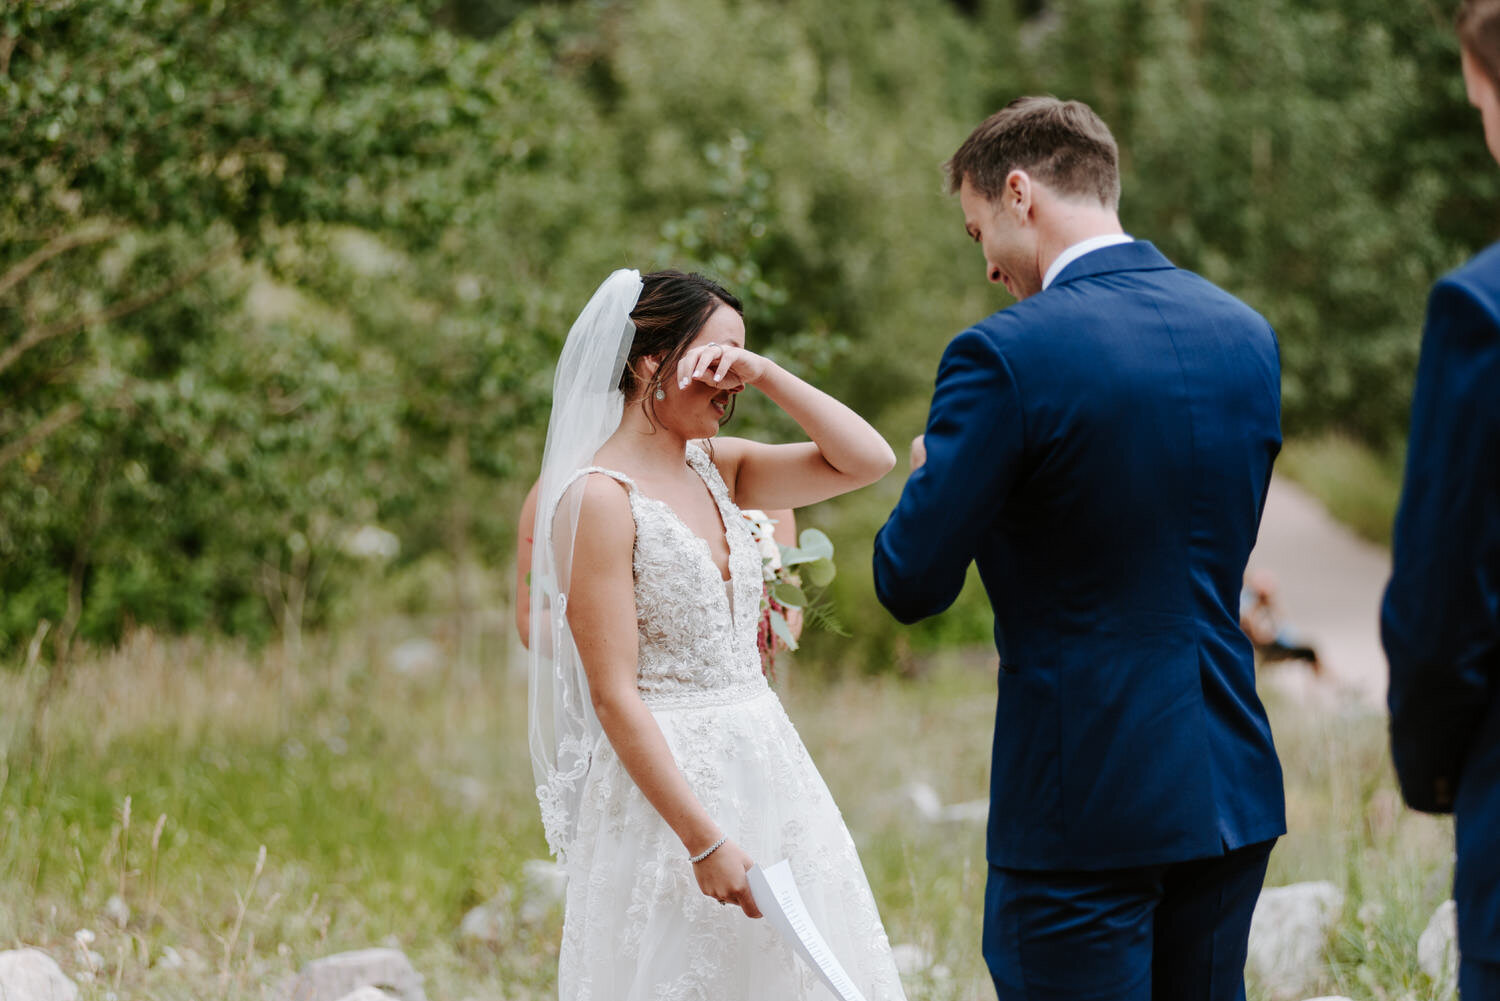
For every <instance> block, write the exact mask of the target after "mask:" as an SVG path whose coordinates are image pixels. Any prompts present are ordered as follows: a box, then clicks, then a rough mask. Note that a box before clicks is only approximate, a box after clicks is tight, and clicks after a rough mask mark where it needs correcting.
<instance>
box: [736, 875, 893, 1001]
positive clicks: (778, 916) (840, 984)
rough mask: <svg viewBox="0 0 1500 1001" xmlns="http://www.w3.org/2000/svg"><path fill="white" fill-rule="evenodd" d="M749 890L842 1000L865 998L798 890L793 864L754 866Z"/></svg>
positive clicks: (769, 917)
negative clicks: (826, 939)
mask: <svg viewBox="0 0 1500 1001" xmlns="http://www.w3.org/2000/svg"><path fill="white" fill-rule="evenodd" d="M746 875H747V876H749V878H750V892H751V894H753V895H754V896H755V906H756V907H758V908H760V913H761V914H762V915H764V916H765V919H766V920H767V921H769V922H771V926H772V927H773V928H775V929H776V930H777V931H778V932H780V933H781V937H782V938H784V939H786V940H787V942H788V943H790V944H791V946H792V948H793V949H795V950H796V952H797V955H799V956H801V957H802V958H803V960H805V961H806V963H807V965H808V966H809V967H811V968H812V971H813V972H814V973H816V974H817V975H818V977H819V978H821V979H822V981H823V983H825V984H827V985H828V989H829V990H831V991H833V993H834V996H835V997H837V998H839V999H840V1001H865V996H864V995H863V994H861V993H860V992H859V988H858V987H855V986H854V981H852V980H850V979H849V974H848V973H846V972H844V967H843V964H842V963H840V962H839V960H838V957H837V956H835V955H834V954H833V950H832V949H829V948H828V943H827V942H826V941H824V940H823V934H822V932H820V931H818V926H817V925H815V924H813V920H812V915H810V914H808V913H807V905H806V904H804V903H803V902H802V894H801V893H800V892H798V890H797V881H796V880H795V879H793V878H792V867H791V865H790V863H788V862H787V861H786V860H785V859H783V860H782V861H780V862H777V863H776V864H775V865H773V866H771V867H770V868H768V869H763V868H761V867H760V866H755V867H754V868H753V869H751V870H750V871H749V872H748V873H747V874H746Z"/></svg>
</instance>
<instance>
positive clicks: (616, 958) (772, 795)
mask: <svg viewBox="0 0 1500 1001" xmlns="http://www.w3.org/2000/svg"><path fill="white" fill-rule="evenodd" d="M688 462H689V465H691V466H692V468H693V469H694V470H695V471H696V472H697V473H698V475H699V476H701V477H702V478H703V480H704V482H705V484H706V485H707V487H708V489H709V492H710V493H712V495H713V498H714V501H715V503H716V504H717V506H718V510H719V516H720V517H721V518H722V519H723V523H724V527H725V533H726V541H727V542H728V545H729V568H730V580H729V581H724V580H723V579H722V577H721V576H720V573H719V568H718V566H717V565H716V564H715V562H714V560H713V557H712V555H711V553H710V551H709V547H708V543H707V542H706V541H705V540H704V539H703V538H701V537H700V536H698V535H697V534H696V533H694V532H693V531H692V530H691V529H689V528H688V527H687V526H686V525H685V524H684V523H683V522H682V520H681V519H680V518H679V517H678V516H677V514H676V513H675V512H674V511H673V510H672V509H671V508H670V507H669V506H668V505H666V504H665V503H663V502H662V501H659V500H656V499H654V498H652V497H649V496H647V495H645V494H643V493H642V492H641V491H640V490H639V489H638V488H637V487H636V485H635V483H634V482H633V481H632V480H631V479H630V477H628V476H626V475H624V474H623V473H619V472H615V471H612V470H607V469H601V468H599V467H592V466H591V467H589V468H587V469H582V470H579V471H578V472H577V473H575V474H574V479H575V480H576V479H577V478H581V477H582V476H584V475H585V474H587V473H590V472H597V473H603V474H605V475H607V476H610V477H612V478H614V479H616V480H618V481H619V482H620V483H621V484H623V485H624V487H625V488H626V489H627V490H628V492H629V495H630V508H631V511H632V513H633V515H634V518H635V530H636V540H635V556H634V562H635V566H634V569H635V602H636V610H637V627H638V630H639V651H640V653H639V669H638V675H637V684H638V687H639V690H640V694H641V698H642V699H643V700H644V701H645V703H646V705H647V706H648V707H649V708H650V710H651V712H652V714H653V715H654V716H655V718H656V721H657V723H658V724H659V725H660V727H661V730H662V733H663V734H664V735H665V737H666V741H667V745H668V746H669V747H670V748H671V751H672V755H673V757H674V758H675V759H676V761H677V765H678V767H679V768H681V770H682V774H683V775H684V776H685V777H686V779H687V782H688V784H689V785H690V786H691V787H692V789H693V792H694V793H695V794H696V795H697V797H698V799H699V800H700V801H701V802H702V804H703V806H704V808H705V809H706V810H707V811H708V813H709V814H710V815H711V816H712V817H714V819H715V820H716V821H717V822H718V824H719V825H720V827H721V828H722V829H723V831H724V832H725V833H726V834H728V835H729V837H730V838H732V839H733V840H734V841H736V842H737V843H738V844H739V845H740V846H741V847H742V848H744V850H745V851H746V852H747V853H748V854H749V855H750V857H751V858H753V859H754V860H755V861H756V862H757V863H760V864H763V865H770V864H772V863H775V862H778V861H780V860H781V859H783V858H785V859H788V860H790V862H791V867H792V872H793V874H794V875H795V877H796V880H797V883H798V885H799V887H800V889H801V891H802V896H803V899H804V900H805V901H806V903H807V907H808V910H809V911H810V912H811V914H812V916H813V918H814V920H815V922H816V923H817V925H818V927H819V929H820V930H821V931H822V933H823V935H824V937H825V938H826V939H827V941H828V943H829V946H830V947H831V949H832V951H833V953H834V954H835V955H836V956H837V957H838V958H839V960H840V962H841V963H842V964H843V965H844V967H845V969H846V970H847V971H848V973H849V975H850V977H851V979H852V980H853V981H854V983H855V984H856V985H857V986H858V987H859V988H860V989H861V990H862V991H863V992H864V994H865V996H866V998H868V999H869V1001H904V998H905V995H904V994H903V993H902V988H901V983H900V980H899V978H898V976H897V972H896V967H895V963H894V961H893V960H892V957H891V949H890V943H889V940H888V939H887V937H886V934H885V929H884V928H883V926H882V925H881V922H880V915H879V914H878V913H877V911H876V909H875V900H874V897H873V896H872V894H871V892H870V886H869V882H868V881H867V879H866V878H865V874H864V870H863V869H862V868H861V866H860V862H859V857H858V854H857V853H856V851H855V847H854V842H853V840H852V839H851V838H850V836H849V831H848V829H847V828H846V827H845V826H844V822H843V818H842V817H841V815H840V814H839V811H838V808H837V807H836V806H835V805H834V802H833V797H832V796H831V795H830V794H829V792H828V787H827V786H826V785H825V784H824V782H823V779H822V777H821V776H820V775H819V774H818V771H817V769H816V767H814V765H813V762H812V759H811V758H810V757H809V756H808V753H807V749H806V748H805V747H804V746H803V744H802V741H801V739H800V738H799V737H798V736H797V732H796V730H795V729H793V727H792V724H791V721H790V720H789V719H788V718H787V715H786V712H785V710H784V709H783V708H782V706H781V701H780V700H779V699H778V698H777V697H776V694H775V692H774V691H772V690H771V688H770V686H769V685H768V684H767V683H766V679H765V677H764V675H763V674H762V672H761V666H760V654H759V651H758V649H757V646H756V623H757V620H758V618H759V615H760V597H761V586H762V584H761V556H760V551H759V549H758V547H757V545H756V543H755V540H754V538H753V537H752V536H751V534H750V530H749V527H748V524H747V523H746V521H745V519H744V518H742V517H741V515H740V512H739V509H738V508H737V507H736V506H735V505H734V502H733V501H732V500H731V499H730V497H729V492H728V489H727V488H726V487H725V484H724V481H723V479H722V478H720V476H719V473H718V470H717V468H716V467H715V466H714V465H713V462H712V460H711V459H710V458H709V457H708V455H707V454H706V453H705V452H704V451H703V450H702V449H701V448H700V447H699V446H698V445H697V444H692V445H689V446H688ZM687 854H688V853H687V852H686V850H684V848H683V846H682V843H681V842H680V841H678V839H677V837H676V835H674V834H673V833H672V830H671V828H669V827H668V826H667V824H666V822H665V821H663V820H662V818H661V816H660V815H659V814H658V813H657V812H656V810H655V809H654V808H653V807H652V806H651V804H650V803H649V802H647V800H646V798H645V797H644V796H643V795H642V794H641V792H640V790H639V789H638V788H637V787H636V785H635V783H634V782H633V781H632V780H631V778H630V776H629V774H627V773H626V771H625V768H624V766H623V765H622V764H621V762H620V759H619V757H618V755H616V754H615V752H614V749H613V748H612V747H611V746H610V744H609V741H608V739H607V738H605V737H603V736H601V737H599V738H598V740H597V743H596V744H595V746H594V747H593V749H592V761H591V764H590V766H589V770H588V776H587V779H586V781H585V782H584V784H583V794H582V801H581V805H580V809H579V814H578V831H577V836H576V838H575V839H574V841H573V844H572V848H571V850H570V851H569V852H568V856H567V861H566V865H567V872H568V891H567V910H566V917H565V920H564V927H563V939H562V951H561V955H560V958H559V963H558V986H559V995H560V997H561V998H562V1001H831V999H832V997H833V996H832V994H831V992H829V991H828V990H827V988H825V987H824V986H823V985H822V984H821V983H820V982H818V981H817V980H816V979H815V978H814V976H813V975H812V974H811V973H810V972H809V971H808V970H807V968H806V967H805V965H803V964H802V963H801V961H800V960H799V959H797V957H796V956H795V955H794V954H793V952H792V951H791V949H790V947H788V946H787V945H786V944H785V943H784V942H782V940H781V939H780V938H779V937H778V936H777V934H776V932H775V930H774V929H773V928H771V926H770V925H769V923H768V922H766V921H764V920H753V919H751V918H748V917H746V916H745V913H744V912H743V911H742V910H741V909H740V908H739V907H737V906H733V905H729V906H725V905H721V904H719V903H718V902H716V901H714V900H712V899H710V898H709V897H706V896H704V895H703V893H702V892H701V891H700V890H699V889H698V883H697V880H696V878H695V876H694V873H693V867H692V865H691V864H689V862H688V858H687Z"/></svg>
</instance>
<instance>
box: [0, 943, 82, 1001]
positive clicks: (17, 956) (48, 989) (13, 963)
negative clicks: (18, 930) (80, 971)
mask: <svg viewBox="0 0 1500 1001" xmlns="http://www.w3.org/2000/svg"><path fill="white" fill-rule="evenodd" d="M77 997H78V985H77V984H75V983H73V981H71V980H69V979H68V978H67V977H66V976H65V975H64V974H63V971H62V970H61V969H60V968H59V967H58V965H57V964H56V963H55V962H53V961H52V957H51V956H49V955H47V954H46V953H45V952H43V951H41V950H40V949H12V950H10V951H9V952H0V998H5V999H6V1001H74V999H75V998H77Z"/></svg>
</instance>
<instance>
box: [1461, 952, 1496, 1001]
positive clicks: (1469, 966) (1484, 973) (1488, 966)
mask: <svg viewBox="0 0 1500 1001" xmlns="http://www.w3.org/2000/svg"><path fill="white" fill-rule="evenodd" d="M1458 996H1459V998H1460V1001H1495V999H1496V998H1500V963H1486V962H1483V961H1481V960H1478V959H1473V960H1470V959H1464V958H1463V957H1459V961H1458Z"/></svg>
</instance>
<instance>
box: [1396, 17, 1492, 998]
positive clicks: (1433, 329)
mask: <svg viewBox="0 0 1500 1001" xmlns="http://www.w3.org/2000/svg"><path fill="white" fill-rule="evenodd" d="M1458 27H1459V40H1460V43H1461V44H1460V49H1461V51H1462V65H1463V74H1464V82H1465V84H1466V86H1467V88H1468V93H1469V101H1470V102H1471V103H1472V104H1474V105H1475V106H1476V107H1478V108H1479V109H1480V117H1481V118H1482V120H1483V123H1484V135H1485V140H1486V142H1487V144H1488V146H1489V149H1490V153H1491V155H1492V156H1494V157H1495V159H1496V160H1500V0H1470V2H1469V3H1465V4H1464V5H1463V7H1462V9H1461V10H1460V12H1459V20H1458ZM1392 555H1393V567H1392V573H1391V580H1390V584H1389V585H1388V586H1387V588H1386V593H1385V601H1384V604H1383V606H1382V609H1381V616H1380V622H1381V639H1382V640H1383V642H1384V644H1385V651H1386V658H1387V659H1388V660H1389V661H1390V667H1391V685H1390V693H1389V701H1390V709H1391V755H1392V758H1393V759H1394V760H1395V765H1396V775H1397V778H1398V779H1399V781H1400V784H1401V791H1402V794H1403V795H1404V796H1405V797H1406V801H1407V803H1409V804H1410V805H1411V806H1412V807H1414V808H1416V809H1418V810H1424V811H1427V812H1430V813H1449V812H1451V813H1453V814H1454V815H1455V818H1454V819H1455V826H1456V829H1457V840H1458V865H1457V867H1456V869H1455V871H1454V880H1453V886H1454V889H1453V896H1454V899H1455V901H1456V902H1457V905H1458V950H1459V955H1460V963H1459V974H1458V980H1459V993H1460V995H1462V996H1463V997H1464V998H1466V999H1470V998H1472V999H1479V998H1484V999H1493V998H1500V244H1496V245H1494V246H1491V247H1489V248H1488V249H1487V250H1484V251H1482V252H1481V253H1480V254H1479V256H1477V257H1475V258H1474V259H1473V260H1471V261H1470V262H1469V263H1468V264H1465V265H1464V266H1463V267H1461V268H1459V269H1458V270H1457V271H1454V272H1453V273H1452V274H1449V275H1446V276H1444V277H1443V278H1442V279H1441V280H1440V281H1439V282H1438V283H1437V285H1436V286H1434V287H1433V290H1432V296H1431V298H1430V299H1429V300H1428V303H1427V323H1426V329H1425V331H1424V333H1423V335H1422V357H1421V361H1420V362H1419V363H1418V366H1417V385H1416V391H1415V393H1414V394H1413V396H1412V412H1411V435H1410V439H1409V446H1408V450H1407V459H1406V479H1405V485H1404V487H1403V488H1402V493H1401V507H1400V511H1399V513H1398V514H1397V517H1396V530H1395V537H1394V545H1393V554H1392Z"/></svg>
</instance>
